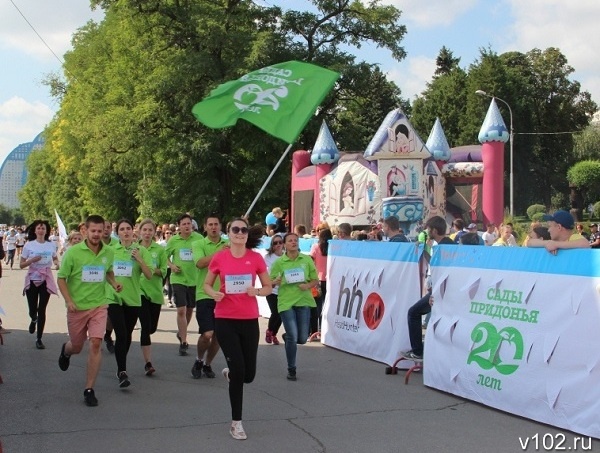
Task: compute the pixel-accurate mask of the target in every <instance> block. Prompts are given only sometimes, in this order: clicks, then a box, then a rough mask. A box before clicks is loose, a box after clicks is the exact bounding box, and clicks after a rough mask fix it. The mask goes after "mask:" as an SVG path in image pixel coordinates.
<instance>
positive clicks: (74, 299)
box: [58, 215, 122, 406]
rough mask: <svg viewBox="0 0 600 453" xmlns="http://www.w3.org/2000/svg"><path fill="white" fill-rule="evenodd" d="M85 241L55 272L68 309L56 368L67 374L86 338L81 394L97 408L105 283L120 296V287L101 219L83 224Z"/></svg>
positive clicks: (74, 248) (71, 248)
mask: <svg viewBox="0 0 600 453" xmlns="http://www.w3.org/2000/svg"><path fill="white" fill-rule="evenodd" d="M85 226H86V228H85V231H86V232H85V236H86V239H85V241H83V242H80V243H79V244H76V245H73V246H72V247H70V248H69V249H68V250H67V252H66V253H65V255H64V256H63V259H62V263H61V266H60V270H59V271H58V287H59V289H60V292H61V293H62V295H63V297H64V298H65V303H66V306H67V326H68V328H69V341H67V342H66V343H64V344H63V345H62V349H61V352H60V356H59V358H58V366H59V367H60V369H61V370H63V371H66V370H67V369H68V368H69V364H70V359H71V355H72V354H79V352H81V349H82V348H83V345H84V343H85V341H86V339H87V338H88V336H89V339H90V348H89V353H88V354H89V356H88V362H87V377H86V388H85V391H84V392H83V396H84V400H85V403H86V404H87V405H88V406H97V405H98V400H97V399H96V395H95V394H94V388H93V387H94V383H95V382H96V377H97V375H98V371H99V370H100V362H101V359H102V355H101V351H100V345H101V344H102V337H103V335H104V329H105V327H106V317H107V314H106V312H107V310H106V297H105V294H106V288H105V281H108V282H109V283H110V285H111V287H112V288H113V289H114V290H115V291H116V292H119V291H121V289H122V285H121V284H120V283H118V282H117V281H116V280H115V277H114V274H113V269H112V265H113V256H114V255H113V250H112V249H111V248H110V247H107V246H105V245H104V244H103V243H102V241H101V237H102V231H103V229H104V219H103V218H102V217H101V216H98V215H92V216H89V217H88V218H87V220H86V222H85Z"/></svg>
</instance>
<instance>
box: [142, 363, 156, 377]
mask: <svg viewBox="0 0 600 453" xmlns="http://www.w3.org/2000/svg"><path fill="white" fill-rule="evenodd" d="M155 371H156V370H155V369H154V367H153V366H152V363H150V362H146V365H144V372H145V374H146V376H152V375H153V374H154V372H155Z"/></svg>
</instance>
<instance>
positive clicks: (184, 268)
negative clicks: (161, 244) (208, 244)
mask: <svg viewBox="0 0 600 453" xmlns="http://www.w3.org/2000/svg"><path fill="white" fill-rule="evenodd" d="M200 239H204V236H202V235H201V234H200V233H196V232H195V231H192V234H190V235H189V236H188V238H187V239H183V238H182V237H181V236H180V235H179V234H176V235H175V236H173V237H171V239H169V242H167V258H168V259H170V260H171V262H172V263H173V264H174V265H175V266H177V267H179V269H181V272H173V271H171V277H170V280H171V284H176V285H185V286H196V278H197V277H196V274H197V273H198V268H197V267H196V262H195V261H194V258H193V256H192V244H193V243H194V242H196V241H198V240H200Z"/></svg>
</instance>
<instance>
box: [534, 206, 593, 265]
mask: <svg viewBox="0 0 600 453" xmlns="http://www.w3.org/2000/svg"><path fill="white" fill-rule="evenodd" d="M543 220H545V221H546V222H548V232H549V233H550V240H549V241H544V240H541V239H530V240H529V242H528V244H527V246H528V247H544V248H545V249H546V250H548V251H549V252H550V253H552V254H554V255H556V253H557V252H558V250H560V249H579V248H589V247H590V243H589V241H588V240H587V239H586V238H584V237H583V236H582V235H581V234H579V233H576V232H574V231H573V230H574V228H575V220H574V219H573V216H572V215H571V214H570V213H569V212H567V211H563V210H559V211H556V212H555V213H554V214H552V215H550V214H545V215H544V217H543Z"/></svg>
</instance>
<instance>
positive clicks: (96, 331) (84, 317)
mask: <svg viewBox="0 0 600 453" xmlns="http://www.w3.org/2000/svg"><path fill="white" fill-rule="evenodd" d="M106 317H107V310H106V305H102V306H100V307H96V308H92V309H91V310H83V311H76V312H74V313H72V312H69V311H68V312H67V327H68V329H69V337H70V339H71V343H72V344H73V346H83V344H84V343H85V341H86V340H87V339H88V337H89V338H103V337H104V333H105V332H106Z"/></svg>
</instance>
